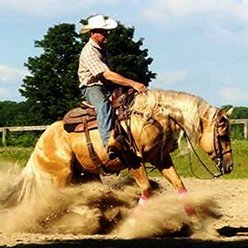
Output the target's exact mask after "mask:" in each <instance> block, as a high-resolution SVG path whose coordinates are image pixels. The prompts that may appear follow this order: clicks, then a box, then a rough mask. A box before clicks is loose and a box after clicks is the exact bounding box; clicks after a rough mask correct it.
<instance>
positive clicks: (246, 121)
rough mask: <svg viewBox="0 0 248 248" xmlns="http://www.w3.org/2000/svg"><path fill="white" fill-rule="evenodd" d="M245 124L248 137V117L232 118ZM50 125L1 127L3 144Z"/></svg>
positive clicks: (245, 134)
mask: <svg viewBox="0 0 248 248" xmlns="http://www.w3.org/2000/svg"><path fill="white" fill-rule="evenodd" d="M237 124H238V125H244V139H246V140H247V139H248V119H232V120H231V125H237ZM48 126H49V125H43V126H20V127H0V132H2V144H3V145H5V144H6V140H7V135H8V132H23V131H43V130H45V129H46V128H47V127H48Z"/></svg>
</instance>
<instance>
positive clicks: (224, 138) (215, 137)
mask: <svg viewBox="0 0 248 248" xmlns="http://www.w3.org/2000/svg"><path fill="white" fill-rule="evenodd" d="M231 112H232V109H230V110H228V111H227V112H225V111H224V110H223V109H218V110H217V111H216V113H215V116H214V118H213V119H212V120H210V121H208V122H207V123H208V124H207V125H206V123H205V125H203V132H202V136H201V138H200V146H201V147H202V149H203V150H204V151H205V152H207V153H208V154H209V156H210V157H211V159H212V160H213V161H214V162H215V164H216V168H217V170H218V174H216V176H217V177H218V176H221V175H223V174H228V173H230V172H231V171H232V169H233V157H232V149H231V140H230V122H229V118H228V117H229V116H230V115H231Z"/></svg>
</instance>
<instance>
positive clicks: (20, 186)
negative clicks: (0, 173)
mask: <svg viewBox="0 0 248 248" xmlns="http://www.w3.org/2000/svg"><path fill="white" fill-rule="evenodd" d="M35 169H36V168H35V165H34V164H33V154H31V156H30V158H29V161H28V163H27V165H26V166H25V167H24V168H23V169H22V171H21V173H20V174H19V175H17V176H16V178H15V181H14V183H12V184H9V185H5V186H4V187H5V188H4V189H2V190H1V195H0V208H6V207H12V206H16V205H18V204H20V203H22V202H23V201H24V200H29V199H30V198H31V197H32V198H33V197H34V196H35V195H36V194H37V193H38V188H37V186H38V184H39V183H38V181H37V179H38V178H37V172H36V171H35Z"/></svg>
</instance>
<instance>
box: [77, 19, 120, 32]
mask: <svg viewBox="0 0 248 248" xmlns="http://www.w3.org/2000/svg"><path fill="white" fill-rule="evenodd" d="M117 25H118V24H117V22H116V21H115V20H114V19H111V18H105V17H104V16H103V15H95V16H92V17H90V18H89V19H88V24H87V25H84V26H83V27H82V29H81V30H80V33H86V32H89V31H90V30H92V29H106V30H110V29H114V28H116V27H117Z"/></svg>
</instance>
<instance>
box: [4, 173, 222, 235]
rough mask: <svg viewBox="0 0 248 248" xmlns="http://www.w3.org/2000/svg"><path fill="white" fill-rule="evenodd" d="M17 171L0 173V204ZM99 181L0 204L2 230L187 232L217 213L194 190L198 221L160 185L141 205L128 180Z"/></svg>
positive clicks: (192, 198) (204, 225)
mask: <svg viewBox="0 0 248 248" xmlns="http://www.w3.org/2000/svg"><path fill="white" fill-rule="evenodd" d="M17 171H18V170H15V171H14V172H13V171H12V172H8V173H7V172H6V171H2V172H1V174H0V202H1V199H4V195H5V194H6V193H8V190H10V189H11V184H13V183H14V182H15V181H18V173H17ZM113 178H115V179H113ZM103 181H105V182H106V183H104V182H103V183H99V182H88V183H83V184H79V185H71V186H68V187H66V188H62V189H55V188H52V187H50V186H49V187H44V188H43V191H42V192H39V194H38V195H39V197H37V196H36V197H35V198H33V199H32V198H30V199H29V200H26V201H23V202H21V203H20V204H18V205H13V206H8V207H3V205H2V206H1V205H0V223H1V225H0V232H1V233H6V234H13V233H36V234H76V235H77V234H80V235H107V236H108V237H111V238H124V239H132V238H146V237H164V236H189V235H192V233H196V232H197V230H201V231H202V230H205V229H206V228H207V226H208V223H209V222H211V219H212V218H213V217H214V218H215V217H217V216H218V212H217V208H218V206H217V205H216V203H215V202H214V201H212V200H210V199H209V197H207V196H203V195H201V196H199V195H196V194H192V195H190V198H189V199H188V202H190V204H191V205H192V206H193V207H194V208H195V210H196V212H197V215H198V219H197V225H196V222H195V221H192V220H191V218H190V217H188V216H187V215H186V214H185V212H184V209H183V204H182V202H181V200H180V198H179V197H178V196H177V195H176V194H175V193H174V192H172V191H170V192H168V191H167V190H166V188H163V187H162V186H160V185H159V183H157V185H158V187H157V189H156V190H155V194H154V196H153V197H152V198H151V199H149V200H148V201H147V203H146V204H145V205H144V206H137V201H138V197H139V189H138V187H137V186H136V184H134V183H133V181H132V180H130V179H129V178H128V179H127V180H126V178H125V179H123V178H121V179H120V178H118V180H117V179H116V177H111V178H110V179H109V178H107V180H106V179H105V180H103ZM34 199H35V200H34ZM2 202H3V200H2ZM196 226H197V227H196Z"/></svg>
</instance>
